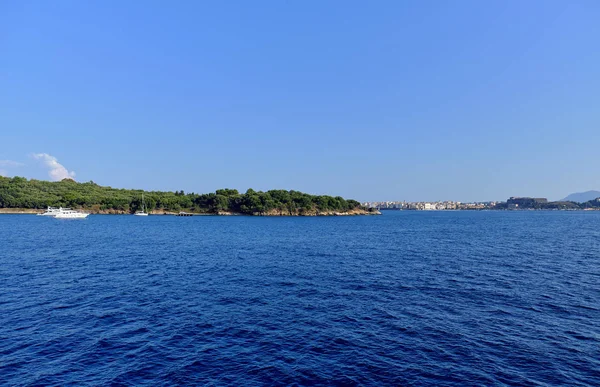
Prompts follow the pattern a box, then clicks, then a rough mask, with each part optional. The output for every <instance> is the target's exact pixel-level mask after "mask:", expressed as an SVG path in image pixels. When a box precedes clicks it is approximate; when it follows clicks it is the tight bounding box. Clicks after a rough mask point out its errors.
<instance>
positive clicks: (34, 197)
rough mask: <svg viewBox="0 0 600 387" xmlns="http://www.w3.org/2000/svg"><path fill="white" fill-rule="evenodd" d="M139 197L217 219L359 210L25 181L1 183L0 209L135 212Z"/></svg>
mask: <svg viewBox="0 0 600 387" xmlns="http://www.w3.org/2000/svg"><path fill="white" fill-rule="evenodd" d="M142 193H143V194H144V200H145V205H146V208H147V209H149V210H165V211H190V212H206V213H216V212H220V211H230V212H236V213H242V214H264V213H268V212H273V211H279V212H280V213H282V214H302V213H310V212H325V211H338V212H344V211H348V210H351V209H356V208H359V207H360V203H359V202H357V201H356V200H346V199H344V198H342V197H340V196H336V197H332V196H324V195H320V196H316V195H309V194H305V193H302V192H298V191H286V190H271V191H267V192H261V191H254V190H253V189H249V190H247V191H246V193H243V194H241V193H239V192H238V191H237V190H235V189H220V190H217V191H216V192H214V193H209V194H195V193H185V192H183V191H175V192H160V191H150V192H148V191H142V190H130V189H117V188H112V187H103V186H100V185H98V184H96V183H94V182H93V181H90V182H87V183H77V182H75V181H73V180H70V179H65V180H63V181H59V182H49V181H42V180H34V179H31V180H27V179H25V178H23V177H12V178H7V177H0V208H31V209H43V208H46V207H48V206H52V207H73V208H84V209H89V210H92V211H94V210H95V211H102V210H116V211H125V212H134V211H136V210H138V209H141V206H142Z"/></svg>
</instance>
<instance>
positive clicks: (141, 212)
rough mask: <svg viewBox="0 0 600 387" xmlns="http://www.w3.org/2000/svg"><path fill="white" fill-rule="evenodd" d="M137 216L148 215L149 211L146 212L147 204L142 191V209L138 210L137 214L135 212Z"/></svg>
mask: <svg viewBox="0 0 600 387" xmlns="http://www.w3.org/2000/svg"><path fill="white" fill-rule="evenodd" d="M133 215H135V216H148V213H147V212H146V205H145V204H144V194H143V193H142V210H141V211H140V210H138V211H136V212H135V214H133Z"/></svg>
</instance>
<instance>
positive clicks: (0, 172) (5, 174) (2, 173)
mask: <svg viewBox="0 0 600 387" xmlns="http://www.w3.org/2000/svg"><path fill="white" fill-rule="evenodd" d="M0 176H4V177H7V176H8V172H6V171H5V170H4V169H0Z"/></svg>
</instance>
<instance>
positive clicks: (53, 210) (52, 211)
mask: <svg viewBox="0 0 600 387" xmlns="http://www.w3.org/2000/svg"><path fill="white" fill-rule="evenodd" d="M60 211H62V207H61V208H56V207H48V209H47V210H46V212H43V213H41V214H37V216H56V214H58V213H59V212H60Z"/></svg>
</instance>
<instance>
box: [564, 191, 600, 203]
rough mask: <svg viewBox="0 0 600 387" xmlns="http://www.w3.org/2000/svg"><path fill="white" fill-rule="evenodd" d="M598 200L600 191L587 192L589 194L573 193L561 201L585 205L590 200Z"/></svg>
mask: <svg viewBox="0 0 600 387" xmlns="http://www.w3.org/2000/svg"><path fill="white" fill-rule="evenodd" d="M596 198H600V191H587V192H577V193H572V194H570V195H569V196H567V197H566V198H564V199H563V200H561V201H563V202H577V203H585V202H587V201H589V200H594V199H596Z"/></svg>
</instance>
